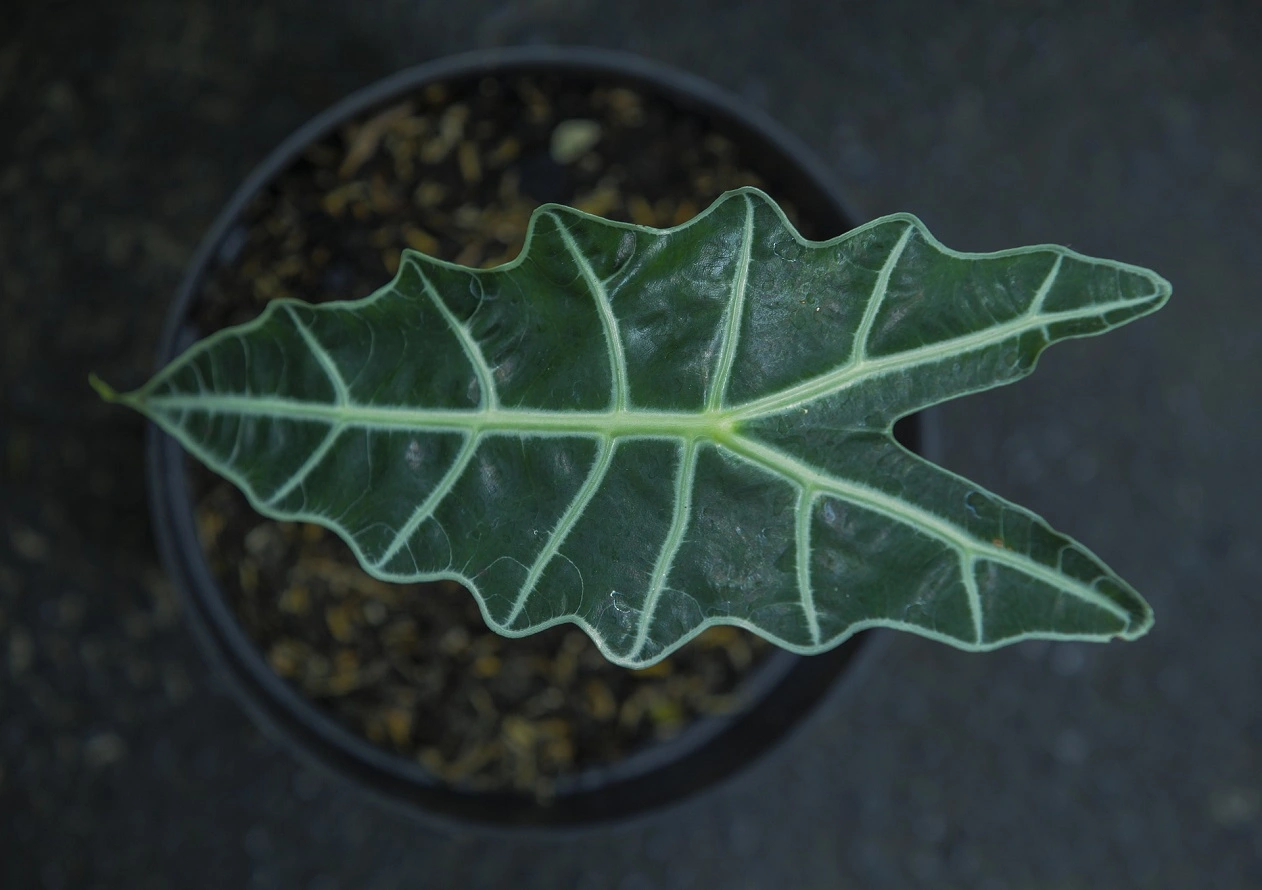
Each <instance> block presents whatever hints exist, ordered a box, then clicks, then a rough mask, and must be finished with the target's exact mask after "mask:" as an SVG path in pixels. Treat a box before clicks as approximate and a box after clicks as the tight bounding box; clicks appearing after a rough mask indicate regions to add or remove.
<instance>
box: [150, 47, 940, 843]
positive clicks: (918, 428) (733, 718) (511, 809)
mask: <svg viewBox="0 0 1262 890" xmlns="http://www.w3.org/2000/svg"><path fill="white" fill-rule="evenodd" d="M542 70H550V71H559V72H565V73H572V74H575V75H582V76H585V77H588V78H590V77H592V76H594V75H595V76H599V77H600V78H601V79H602V80H609V81H618V82H622V83H625V84H627V85H630V86H634V87H636V88H637V89H639V90H641V91H644V92H646V93H650V94H653V95H656V96H658V97H664V98H666V99H668V100H669V101H671V102H672V103H674V104H676V105H677V106H679V107H681V108H683V109H686V110H687V111H689V112H690V113H694V114H697V115H699V116H701V117H703V118H706V119H708V121H710V122H711V123H713V124H714V126H715V127H716V129H719V130H720V131H722V132H724V133H725V134H726V135H727V136H728V137H729V138H731V139H732V140H733V141H735V142H738V143H739V144H740V145H741V146H742V148H743V150H744V152H745V153H746V156H747V157H748V158H749V159H750V165H751V167H753V168H754V169H755V170H764V171H775V179H776V180H777V181H778V182H779V183H780V184H781V189H782V194H783V196H784V197H787V198H788V199H790V200H791V201H793V202H794V203H795V204H796V206H797V207H798V209H799V211H800V213H801V215H802V217H803V218H809V219H811V220H813V221H814V222H815V224H816V225H817V227H818V228H819V229H820V230H822V231H827V232H829V233H830V234H833V233H836V234H840V233H841V232H844V231H846V230H848V229H850V228H853V226H854V223H855V220H854V218H853V217H852V216H851V215H850V214H848V213H847V212H846V209H845V207H844V204H843V202H842V200H841V199H840V198H839V196H838V194H837V192H836V190H835V188H834V187H833V186H832V184H831V183H830V181H829V177H828V174H827V173H826V171H825V170H824V168H823V167H822V166H821V165H820V164H819V163H818V162H817V161H816V160H815V159H814V158H812V157H811V155H810V154H809V153H808V152H807V151H806V150H805V149H804V148H803V147H802V146H801V145H800V144H799V143H798V142H797V141H796V140H795V139H793V138H792V137H791V136H789V135H788V134H787V133H785V132H784V131H783V130H782V129H781V128H780V127H778V126H777V125H776V124H775V123H774V122H772V121H771V120H769V119H768V118H766V117H765V116H764V115H762V114H760V113H758V112H757V111H754V110H751V109H749V108H746V107H743V106H741V105H740V104H738V103H737V102H736V101H734V100H733V99H731V98H730V97H728V96H727V95H725V94H724V93H722V92H720V91H719V90H717V89H715V88H714V87H713V86H711V85H709V84H707V83H705V82H703V81H701V80H698V79H697V78H695V77H692V76H689V75H686V74H683V73H680V72H677V71H673V70H671V69H668V68H664V67H663V66H661V65H658V64H654V63H650V62H647V61H645V60H642V59H639V58H635V57H631V56H626V55H621V54H615V53H609V52H605V51H597V50H585V49H555V48H531V49H511V50H509V49H506V50H496V51H488V52H479V53H471V54H467V55H462V56H457V57H453V58H450V59H445V60H441V61H438V62H434V63H430V64H426V65H421V66H419V67H416V68H412V69H409V70H407V71H403V72H400V73H399V74H396V75H394V76H392V77H389V78H387V79H385V80H383V81H380V82H378V83H376V84H374V85H373V86H370V87H368V88H366V89H363V90H360V91H359V92H357V93H355V94H354V95H352V96H350V97H349V98H347V99H345V100H344V101H342V102H340V103H338V104H337V105H335V106H333V107H332V108H330V109H329V110H327V111H326V112H325V113H323V114H321V115H319V116H318V117H316V118H315V119H314V120H312V121H311V122H309V123H308V124H307V125H306V126H304V127H302V128H301V129H299V130H298V131H297V132H296V133H294V134H293V135H292V136H291V137H290V138H289V139H287V140H286V141H285V142H284V143H283V144H281V145H280V147H278V148H277V149H276V150H275V151H274V152H272V154H271V155H270V156H269V157H268V158H267V159H266V160H265V161H264V162H263V163H262V164H261V165H260V166H259V167H258V168H257V169H256V170H255V171H254V172H253V173H252V174H251V175H250V176H249V178H247V179H246V181H245V182H244V184H242V186H241V187H240V188H239V189H238V190H237V192H236V194H235V195H234V196H233V197H232V199H231V200H230V201H229V202H228V205H227V207H226V208H225V209H224V210H223V212H222V213H221V214H220V216H219V218H218V219H217V220H216V222H215V224H214V226H213V227H212V228H211V230H210V232H209V234H208V235H207V236H206V238H205V240H204V242H203V243H202V245H201V247H200V249H199V250H198V252H197V254H196V256H195V257H194V260H193V263H192V265H191V267H190V269H189V271H188V273H187V275H186V277H185V279H184V281H183V283H182V284H181V286H180V289H179V291H178V293H177V294H176V298H175V303H174V305H173V307H172V309H171V314H170V316H169V318H168V319H167V324H166V328H165V331H164V333H163V337H162V342H161V346H160V349H159V354H158V364H159V367H161V366H164V365H166V364H167V363H168V362H169V361H170V360H171V359H172V358H174V357H175V356H176V355H178V354H179V353H180V352H182V351H183V350H184V349H185V348H187V347H188V346H189V345H190V344H191V343H193V342H195V341H196V340H197V339H198V338H199V337H200V333H199V332H198V331H196V330H194V329H192V327H191V325H190V323H189V321H188V315H189V309H190V306H191V305H192V304H193V301H194V300H195V299H196V297H197V295H198V293H199V292H200V290H201V289H202V287H203V284H204V281H205V279H206V276H207V274H208V270H209V269H211V268H212V267H213V264H214V263H215V262H216V261H217V260H218V258H219V257H220V256H221V255H222V254H223V252H224V250H225V241H226V240H227V239H228V236H229V233H230V232H232V231H233V229H234V226H235V225H236V224H237V222H238V220H239V218H240V217H241V215H242V213H243V211H244V210H245V208H246V207H247V205H248V204H249V202H250V200H251V198H252V197H253V196H254V195H255V194H256V193H258V192H259V191H260V190H261V189H262V188H264V187H265V186H266V185H267V184H268V183H269V182H270V181H271V180H272V179H273V178H274V177H276V176H277V175H278V174H279V173H280V171H282V170H284V169H285V168H286V167H287V166H288V165H290V164H291V163H292V162H293V161H294V160H295V159H296V158H298V157H299V155H301V153H302V152H303V150H304V149H305V148H306V146H308V145H309V144H310V143H312V142H313V141H316V140H318V139H320V138H321V137H324V136H325V135H327V134H328V133H330V132H331V131H333V130H334V129H335V128H336V127H337V126H339V125H340V124H342V123H344V122H345V121H347V120H348V119H351V118H354V117H356V116H359V115H360V114H362V113H364V112H365V111H368V110H370V109H372V108H374V107H377V106H379V105H383V104H388V103H390V102H391V101H397V100H398V98H399V97H400V96H402V95H404V94H407V93H411V92H413V91H415V90H416V89H417V88H418V87H421V86H424V85H426V84H428V83H433V82H440V81H451V80H455V79H460V78H466V77H469V76H472V75H476V74H479V73H512V72H528V71H542ZM899 432H900V437H901V438H903V441H905V442H906V443H907V444H909V445H910V446H912V447H914V448H918V447H919V446H921V445H922V444H923V438H924V437H923V435H922V432H923V428H922V425H921V424H920V422H918V421H917V420H916V419H913V420H912V421H911V422H908V423H905V424H904V425H903V427H902V428H900V430H899ZM920 450H923V448H920ZM149 456H150V459H149V484H150V496H151V507H152V510H153V516H154V524H155V527H156V529H157V534H158V541H159V545H160V547H161V550H162V556H163V559H164V562H165V564H166V566H167V568H168V570H169V571H170V573H171V575H172V576H173V578H174V579H175V580H176V582H177V583H178V585H179V587H180V588H181V590H182V591H183V593H184V600H185V611H186V614H187V616H188V619H189V623H190V625H191V626H192V628H193V630H194V633H195V636H196V638H197V639H198V641H199V642H200V644H201V647H202V649H203V651H204V652H205V654H206V656H207V658H208V659H209V660H210V661H211V662H212V663H213V665H214V666H215V667H216V668H217V669H219V671H220V672H221V673H222V675H223V676H224V677H226V678H227V679H228V681H229V683H230V684H231V686H232V687H233V688H234V689H235V691H236V693H237V696H238V698H239V699H240V701H241V702H242V703H243V704H244V705H245V707H246V708H247V709H248V710H249V712H250V713H251V715H252V716H253V717H254V719H255V720H256V721H257V722H258V723H259V724H260V725H261V726H262V727H263V728H264V729H265V730H267V731H268V732H269V734H270V735H272V736H273V737H275V738H276V739H278V740H279V741H280V742H281V743H282V744H283V745H284V746H285V747H287V748H288V749H290V750H292V751H294V752H295V753H296V754H297V755H299V756H301V757H304V758H305V759H307V760H309V761H313V762H315V763H317V764H318V765H320V766H321V767H324V768H327V769H328V770H331V771H333V772H334V773H337V774H339V775H341V776H343V777H345V778H346V779H348V780H350V781H351V782H352V783H353V784H355V785H356V786H358V787H360V788H362V789H364V790H365V791H368V792H370V793H372V794H374V795H376V796H377V797H379V798H380V799H382V800H383V801H385V802H388V803H390V804H393V805H396V806H400V807H402V808H403V809H405V810H406V811H408V812H411V813H413V814H415V815H418V816H422V817H431V818H436V819H438V820H439V821H441V822H444V823H446V824H448V825H450V824H452V822H453V821H454V822H457V823H468V824H473V825H477V826H480V827H483V828H495V827H500V828H507V827H530V826H533V827H537V828H560V827H579V826H592V825H597V824H601V823H607V822H611V821H616V820H623V819H626V818H628V817H631V816H633V815H637V814H643V813H645V812H647V811H651V810H653V809H656V808H660V807H662V806H664V805H667V804H669V803H672V802H674V801H678V800H680V799H682V798H684V797H686V796H688V795H690V794H692V793H694V792H696V791H698V790H700V789H702V788H705V787H708V786H712V785H714V784H715V783H716V782H718V781H719V780H720V779H722V778H724V777H725V776H728V775H729V774H731V773H733V772H734V771H735V770H737V769H738V768H740V767H742V766H744V765H746V764H748V763H750V762H752V761H753V760H755V759H756V758H758V757H759V756H760V755H762V754H764V753H765V752H766V751H767V750H768V749H769V748H771V746H772V745H774V744H775V743H777V742H778V741H780V740H782V739H783V738H785V736H786V735H787V734H788V732H789V731H790V730H791V729H792V728H793V727H794V726H795V725H796V724H798V723H800V721H801V720H802V718H803V717H804V716H805V715H806V714H807V713H809V712H810V711H811V709H812V708H813V707H814V706H815V705H816V704H817V703H818V702H819V701H820V700H821V699H822V698H823V697H824V696H825V694H826V693H828V691H829V690H830V689H831V688H832V687H833V686H834V685H835V684H836V682H837V680H838V678H839V676H840V675H841V674H842V673H843V672H845V671H846V670H847V669H848V668H849V667H851V666H852V664H853V663H854V659H855V657H856V655H858V654H859V652H860V650H862V649H865V648H868V641H869V640H870V636H869V635H867V634H861V635H859V636H857V637H854V638H852V639H851V640H850V641H848V642H847V643H845V644H844V645H842V646H840V647H838V648H836V649H834V650H832V651H831V652H828V653H826V654H823V655H818V656H813V657H808V658H800V657H797V656H794V655H791V654H789V653H786V652H780V651H777V652H776V653H775V654H774V655H773V656H772V657H770V658H769V659H768V661H767V662H766V664H765V665H764V666H763V667H761V668H760V669H758V670H757V671H755V672H754V673H753V674H751V676H750V677H749V678H747V681H746V685H745V686H744V687H743V689H742V693H743V697H744V698H745V699H746V700H747V701H748V703H749V704H748V706H747V707H746V708H745V709H744V710H741V711H739V712H737V713H734V714H730V715H726V716H722V717H707V718H705V719H702V720H698V721H695V722H694V723H693V724H691V726H690V727H689V728H688V729H687V730H685V731H684V732H683V733H682V734H681V735H679V736H678V737H677V738H675V739H673V740H671V741H669V742H663V743H660V744H656V745H653V746H651V747H650V748H648V749H647V750H645V751H643V752H641V753H639V754H636V755H633V756H631V757H628V758H626V759H625V760H623V761H620V762H618V763H616V764H612V765H610V766H607V767H602V768H599V769H589V770H586V771H583V772H580V773H577V774H574V775H572V776H570V777H567V778H565V779H563V780H560V781H558V782H557V785H556V797H555V800H554V801H553V802H551V803H549V804H547V805H541V804H539V803H538V802H536V801H535V800H534V799H533V798H531V797H526V796H517V795H511V794H503V793H499V794H486V793H475V792H465V791H460V790H456V789H453V788H451V787H449V786H447V785H444V784H441V783H439V782H438V781H437V780H436V779H435V778H434V777H433V776H431V775H430V774H429V773H428V772H427V771H426V770H425V769H424V768H423V767H422V766H420V765H419V764H418V763H415V762H412V761H410V760H407V759H404V758H402V757H400V756H397V755H394V754H391V753H389V752H387V751H385V750H383V749H381V748H378V747H377V746H375V745H373V744H372V743H370V742H368V741H367V740H366V739H364V738H362V737H359V736H357V735H355V734H354V733H352V732H350V731H349V730H347V729H346V728H344V727H343V726H341V725H340V724H338V723H336V722H335V721H334V720H333V718H331V717H330V716H328V715H327V714H325V713H324V712H323V711H321V710H320V709H319V708H318V707H317V706H316V705H315V704H314V703H313V702H311V701H310V700H308V699H306V698H305V697H303V696H302V695H301V694H300V693H299V692H297V691H296V690H295V689H294V688H292V687H291V686H290V685H289V684H288V683H287V682H286V681H285V680H283V679H282V678H281V677H280V676H278V675H277V674H276V673H275V672H274V671H273V670H272V669H271V668H270V667H269V665H268V664H267V662H266V660H265V659H264V657H263V654H262V653H261V652H260V651H259V650H258V649H257V648H256V646H255V645H254V644H253V642H252V641H251V640H250V639H249V638H248V637H247V635H246V634H245V632H244V631H243V630H242V628H241V627H240V626H239V624H238V622H237V620H236V618H235V617H234V615H233V613H232V612H231V610H230V608H229V606H228V603H227V601H226V597H225V596H224V593H223V591H222V590H221V589H220V587H219V585H218V584H217V582H216V581H215V579H214V577H213V576H212V574H211V572H210V569H209V566H208V565H207V561H206V558H205V555H204V554H203V551H202V548H201V546H200V544H199V542H198V536H197V531H196V524H195V521H194V506H193V500H192V496H191V485H190V479H189V476H188V472H187V465H186V462H185V457H184V455H183V452H182V451H181V449H180V447H179V446H178V445H177V444H176V442H175V441H174V440H173V439H171V438H169V437H167V436H166V435H164V434H163V433H161V432H160V431H159V430H158V429H157V428H156V427H152V426H151V427H150V430H149Z"/></svg>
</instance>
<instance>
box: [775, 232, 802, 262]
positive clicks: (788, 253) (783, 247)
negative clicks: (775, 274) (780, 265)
mask: <svg viewBox="0 0 1262 890" xmlns="http://www.w3.org/2000/svg"><path fill="white" fill-rule="evenodd" d="M771 249H772V250H773V251H775V254H776V256H778V257H780V259H782V260H788V261H789V262H790V263H791V262H793V261H794V260H796V259H797V258H798V257H800V256H801V255H802V254H804V253H805V252H806V248H805V247H803V246H802V243H801V242H800V241H798V240H797V239H796V238H792V237H788V238H781V239H780V240H779V241H777V242H776V243H775V244H773V245H772V246H771Z"/></svg>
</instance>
